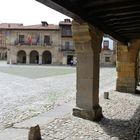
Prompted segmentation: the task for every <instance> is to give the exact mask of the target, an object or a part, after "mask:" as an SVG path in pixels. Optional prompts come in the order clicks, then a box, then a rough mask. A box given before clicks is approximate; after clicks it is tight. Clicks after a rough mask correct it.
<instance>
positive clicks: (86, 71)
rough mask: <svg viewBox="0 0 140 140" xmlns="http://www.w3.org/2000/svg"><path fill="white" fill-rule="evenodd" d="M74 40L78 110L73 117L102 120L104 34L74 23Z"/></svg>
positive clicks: (83, 24) (90, 27)
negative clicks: (102, 48) (100, 75)
mask: <svg viewBox="0 0 140 140" xmlns="http://www.w3.org/2000/svg"><path fill="white" fill-rule="evenodd" d="M72 29H73V39H74V41H75V49H76V55H77V93H76V106H77V107H76V108H74V109H73V115H74V116H78V117H81V118H84V119H88V120H93V121H96V120H100V119H101V118H102V117H103V115H102V108H101V107H100V106H99V57H100V50H101V42H102V36H103V33H102V32H100V31H99V30H97V29H96V28H93V27H92V26H90V25H88V24H87V23H77V22H76V21H73V23H72Z"/></svg>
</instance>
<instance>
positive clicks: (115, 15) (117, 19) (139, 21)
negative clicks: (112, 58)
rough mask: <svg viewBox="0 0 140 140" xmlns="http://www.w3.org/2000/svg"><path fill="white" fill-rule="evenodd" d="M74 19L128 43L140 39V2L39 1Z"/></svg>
mask: <svg viewBox="0 0 140 140" xmlns="http://www.w3.org/2000/svg"><path fill="white" fill-rule="evenodd" d="M37 1H39V2H41V3H43V4H45V5H47V6H49V7H50V8H53V9H55V10H57V11H59V12H61V13H63V14H65V15H68V16H70V17H72V18H73V19H82V20H84V21H86V22H88V23H90V24H92V25H93V26H95V27H97V28H99V29H100V30H101V31H103V32H104V33H105V34H109V35H111V36H112V37H114V38H115V39H117V40H119V41H121V42H124V43H128V42H130V41H131V40H132V39H135V38H140V1H136V0H37Z"/></svg>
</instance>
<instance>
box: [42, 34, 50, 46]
mask: <svg viewBox="0 0 140 140" xmlns="http://www.w3.org/2000/svg"><path fill="white" fill-rule="evenodd" d="M44 44H45V45H50V44H51V43H50V36H48V35H45V36H44Z"/></svg>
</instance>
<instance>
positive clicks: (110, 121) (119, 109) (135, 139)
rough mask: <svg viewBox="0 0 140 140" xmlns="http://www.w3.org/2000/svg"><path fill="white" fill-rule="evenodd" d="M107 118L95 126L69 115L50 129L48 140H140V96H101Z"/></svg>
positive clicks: (112, 94)
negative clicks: (106, 97) (106, 98)
mask: <svg viewBox="0 0 140 140" xmlns="http://www.w3.org/2000/svg"><path fill="white" fill-rule="evenodd" d="M100 104H101V106H102V109H103V114H104V118H103V119H102V120H101V121H100V122H97V123H96V122H91V121H88V120H84V119H81V118H78V117H74V116H72V115H71V114H68V115H66V116H64V117H62V118H61V119H57V118H56V119H55V120H54V121H53V122H51V123H50V124H48V125H47V126H46V129H45V131H44V132H43V135H44V136H43V138H44V140H140V96H137V95H131V94H127V93H119V92H112V93H111V94H110V99H109V100H105V99H103V97H102V96H100Z"/></svg>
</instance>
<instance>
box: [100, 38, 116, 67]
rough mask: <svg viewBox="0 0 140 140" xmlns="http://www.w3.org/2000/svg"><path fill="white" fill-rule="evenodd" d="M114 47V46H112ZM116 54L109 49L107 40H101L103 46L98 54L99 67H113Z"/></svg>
mask: <svg viewBox="0 0 140 140" xmlns="http://www.w3.org/2000/svg"><path fill="white" fill-rule="evenodd" d="M113 45H114V44H113ZM115 56H116V52H115V50H114V48H112V50H111V49H110V48H109V40H103V46H102V49H101V53H100V66H105V67H111V66H115V62H116V58H115Z"/></svg>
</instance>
